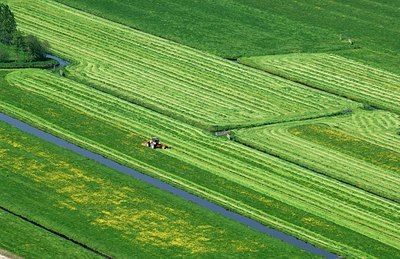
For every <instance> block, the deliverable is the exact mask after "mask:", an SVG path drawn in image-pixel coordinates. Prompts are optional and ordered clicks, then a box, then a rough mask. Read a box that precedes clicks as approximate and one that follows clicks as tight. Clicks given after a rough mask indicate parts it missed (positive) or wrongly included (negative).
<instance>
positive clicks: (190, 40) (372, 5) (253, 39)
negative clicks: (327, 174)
mask: <svg viewBox="0 0 400 259" xmlns="http://www.w3.org/2000/svg"><path fill="white" fill-rule="evenodd" d="M57 1H58V2H61V3H65V4H68V5H71V6H73V7H76V8H78V9H82V10H84V11H87V12H90V13H93V14H96V15H99V16H102V17H105V18H107V19H110V20H113V21H116V22H119V23H122V24H126V25H128V26H131V27H132V28H138V29H140V30H142V31H145V32H148V33H151V34H154V35H158V36H161V37H164V38H167V39H171V40H173V41H175V42H179V43H183V44H184V45H188V46H192V47H194V48H197V49H201V50H205V51H207V52H210V53H213V54H217V55H219V56H221V57H228V58H238V57H243V56H247V57H249V56H262V55H274V54H285V53H298V52H308V53H309V52H331V53H337V54H339V55H342V56H344V57H347V58H352V59H356V60H359V61H361V62H363V63H367V64H371V65H373V66H377V67H380V68H383V69H386V70H389V71H392V72H394V73H397V74H399V70H398V67H400V58H399V51H400V45H399V42H400V29H399V28H400V22H399V19H398V17H399V16H400V9H399V3H398V1H397V0H385V1H376V0H373V1H359V0H350V1H349V0H335V1H321V0H308V1H296V0H289V1H285V4H282V2H281V1H277V0H269V1H259V0H224V1H211V0H206V1H185V0H174V1H167V0H154V1H150V2H148V1H140V0H126V1H123V2H121V1H112V3H110V1H109V0H84V1H82V0H57ZM110 6H111V8H110ZM340 35H342V36H343V37H344V38H345V40H343V41H339V37H340ZM348 36H350V38H351V39H352V40H353V41H354V42H355V44H354V45H349V44H348V43H347V37H348Z"/></svg>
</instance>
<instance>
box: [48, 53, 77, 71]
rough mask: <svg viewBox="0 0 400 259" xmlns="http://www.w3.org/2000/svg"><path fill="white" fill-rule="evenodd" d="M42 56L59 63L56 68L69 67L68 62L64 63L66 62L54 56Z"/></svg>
mask: <svg viewBox="0 0 400 259" xmlns="http://www.w3.org/2000/svg"><path fill="white" fill-rule="evenodd" d="M44 56H45V57H46V58H49V59H53V60H55V61H57V62H58V63H59V65H58V66H57V67H56V68H62V67H66V66H68V65H71V63H70V62H68V61H66V60H64V59H62V58H59V57H56V56H53V55H50V54H46V55H44Z"/></svg>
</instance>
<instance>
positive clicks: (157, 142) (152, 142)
mask: <svg viewBox="0 0 400 259" xmlns="http://www.w3.org/2000/svg"><path fill="white" fill-rule="evenodd" d="M146 146H148V147H150V148H152V149H156V148H162V149H167V148H169V147H168V146H166V145H164V144H161V143H160V140H159V139H158V138H156V137H152V138H151V139H149V140H147V141H146Z"/></svg>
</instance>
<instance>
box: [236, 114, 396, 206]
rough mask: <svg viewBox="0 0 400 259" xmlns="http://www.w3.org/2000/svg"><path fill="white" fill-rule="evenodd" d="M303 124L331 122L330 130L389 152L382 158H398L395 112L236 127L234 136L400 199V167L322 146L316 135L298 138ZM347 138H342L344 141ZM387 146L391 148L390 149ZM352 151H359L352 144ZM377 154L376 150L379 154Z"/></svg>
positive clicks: (364, 187) (319, 170)
mask: <svg viewBox="0 0 400 259" xmlns="http://www.w3.org/2000/svg"><path fill="white" fill-rule="evenodd" d="M305 125H309V126H313V125H315V126H314V127H321V126H319V125H330V130H331V131H332V134H335V135H337V134H342V135H343V137H345V136H348V138H351V139H354V141H355V143H357V142H358V141H360V143H361V142H367V143H370V144H371V145H374V146H378V147H380V148H381V149H383V150H388V154H389V152H391V156H390V157H387V156H385V157H384V158H382V159H381V161H382V163H384V161H387V160H392V161H395V160H397V161H400V153H399V149H398V147H399V146H400V136H399V135H398V134H397V129H398V127H399V126H400V120H399V119H398V118H397V116H396V115H394V114H392V113H389V112H382V111H373V112H366V111H357V112H356V113H355V114H353V115H352V116H345V117H338V118H323V119H317V120H311V121H308V122H293V123H287V124H283V125H282V124H281V125H279V126H265V127H259V128H253V129H247V130H246V129H244V130H239V131H237V132H236V133H237V134H236V137H237V139H238V140H239V141H240V142H244V143H246V144H249V145H252V146H255V147H256V148H258V149H261V150H264V151H267V152H269V153H273V154H276V155H279V156H281V157H284V158H285V159H288V160H290V161H293V162H296V163H298V164H301V165H303V166H306V167H308V168H312V169H314V170H316V171H318V172H321V173H323V174H326V175H330V176H332V177H334V178H336V179H339V180H342V181H345V182H347V183H350V184H353V185H355V186H358V187H360V188H362V189H365V190H368V191H370V192H374V193H376V194H378V195H382V196H385V197H388V198H390V199H393V200H397V201H399V200H400V196H399V193H400V189H399V186H400V177H399V172H400V167H395V166H393V165H392V163H389V164H388V165H385V164H383V165H375V164H373V163H371V162H370V161H365V160H363V159H361V158H359V157H353V156H351V155H349V154H347V153H343V152H340V151H339V150H337V149H332V147H330V146H324V145H323V144H321V141H320V140H318V139H315V140H314V141H310V140H308V139H303V138H300V137H299V136H298V135H300V134H302V127H304V126H305ZM346 140H347V139H346V138H344V139H343V141H346ZM389 150H390V151H389ZM355 152H360V151H359V150H357V149H356V147H355ZM378 155H379V154H375V156H378Z"/></svg>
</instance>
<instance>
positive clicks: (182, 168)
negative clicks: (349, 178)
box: [0, 70, 398, 256]
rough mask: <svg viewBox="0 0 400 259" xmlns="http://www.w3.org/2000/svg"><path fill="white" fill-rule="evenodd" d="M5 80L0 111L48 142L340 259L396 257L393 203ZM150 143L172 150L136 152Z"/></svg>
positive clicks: (57, 81) (64, 87)
mask: <svg viewBox="0 0 400 259" xmlns="http://www.w3.org/2000/svg"><path fill="white" fill-rule="evenodd" d="M7 78H8V80H9V81H10V82H11V83H12V85H10V86H8V85H5V86H4V87H2V89H1V90H2V92H1V97H2V99H1V100H0V101H1V107H2V108H1V109H2V110H3V111H5V112H6V113H9V114H12V115H14V116H16V117H20V118H22V119H24V120H26V121H29V122H30V123H32V124H33V125H35V126H38V127H42V128H45V129H46V130H48V131H50V132H52V133H53V134H56V135H59V136H61V137H63V138H66V139H68V140H70V141H73V142H75V143H78V144H80V145H82V146H85V147H87V148H89V149H91V150H94V151H96V152H99V153H101V154H103V155H105V156H108V157H110V158H112V159H115V160H117V161H119V162H121V163H124V164H126V165H128V166H131V167H133V168H137V169H138V170H140V171H143V172H146V173H148V174H151V175H154V176H157V177H159V178H161V179H163V180H165V181H168V182H171V183H173V184H175V185H177V186H180V187H181V188H184V189H186V190H188V191H190V192H193V193H196V194H198V195H200V196H203V197H206V198H208V199H211V200H214V201H216V202H217V203H220V204H222V205H224V206H226V207H228V208H230V209H232V210H235V211H238V212H241V213H243V214H245V215H248V216H250V217H253V218H255V219H257V220H259V221H261V222H263V223H265V224H267V225H270V226H274V227H276V228H279V229H282V230H284V231H286V232H288V233H291V234H293V235H295V236H298V237H299V238H302V239H305V240H308V241H309V242H312V243H314V244H317V245H320V246H323V247H326V248H328V249H330V250H331V251H335V252H337V253H339V254H343V255H360V254H364V255H367V254H369V255H375V256H389V255H393V254H396V251H398V250H397V249H396V247H397V244H398V242H397V239H396V238H393V236H394V235H397V234H396V233H395V232H396V231H397V230H396V229H397V227H396V226H395V225H396V224H397V223H395V222H396V220H397V218H396V214H397V212H398V206H397V205H396V204H395V203H393V202H390V201H387V200H385V199H382V198H380V197H376V196H374V195H371V194H368V193H365V192H363V191H361V190H359V189H357V188H352V187H349V186H347V185H343V184H341V183H339V182H337V181H332V180H330V179H329V178H327V177H322V176H320V175H318V174H316V173H313V172H311V171H308V170H306V169H303V168H300V167H297V166H295V165H293V164H290V163H286V162H283V161H282V160H279V159H275V158H273V157H270V156H268V155H265V154H263V153H260V152H258V151H255V150H253V149H250V148H246V147H244V146H242V145H239V144H236V143H234V142H230V141H227V140H223V139H220V138H215V137H212V136H210V135H208V134H205V133H204V132H202V131H200V130H198V129H196V128H194V127H191V126H189V125H187V124H184V123H181V122H179V121H176V120H173V119H171V118H168V117H166V116H163V115H160V114H157V113H155V112H151V111H149V110H147V109H144V108H142V107H140V106H136V105H133V104H131V103H128V102H124V101H122V100H121V99H119V98H115V97H112V96H110V95H108V94H103V93H101V92H99V91H97V90H95V89H92V88H90V87H87V86H84V85H82V84H79V83H76V82H73V81H71V80H68V79H65V78H61V77H57V76H54V75H52V74H51V73H50V72H46V71H37V70H30V71H27V70H26V71H19V72H14V73H12V74H10V75H9V76H8V77H7ZM17 107H18V108H17ZM28 111H29V112H28ZM36 116H38V117H36ZM71 118H74V120H73V121H71ZM153 134H155V135H157V136H159V137H161V139H162V140H164V141H165V142H166V143H167V144H169V145H172V146H173V149H171V150H160V151H157V152H154V151H153V150H151V149H148V148H146V147H143V146H142V145H141V143H142V142H143V141H144V140H145V139H146V137H150V136H151V135H153ZM188 143H190V145H188ZM378 214H379V215H378ZM343 215H348V217H343ZM372 229H374V230H372ZM371 230H372V231H371ZM367 236H369V237H367Z"/></svg>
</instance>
